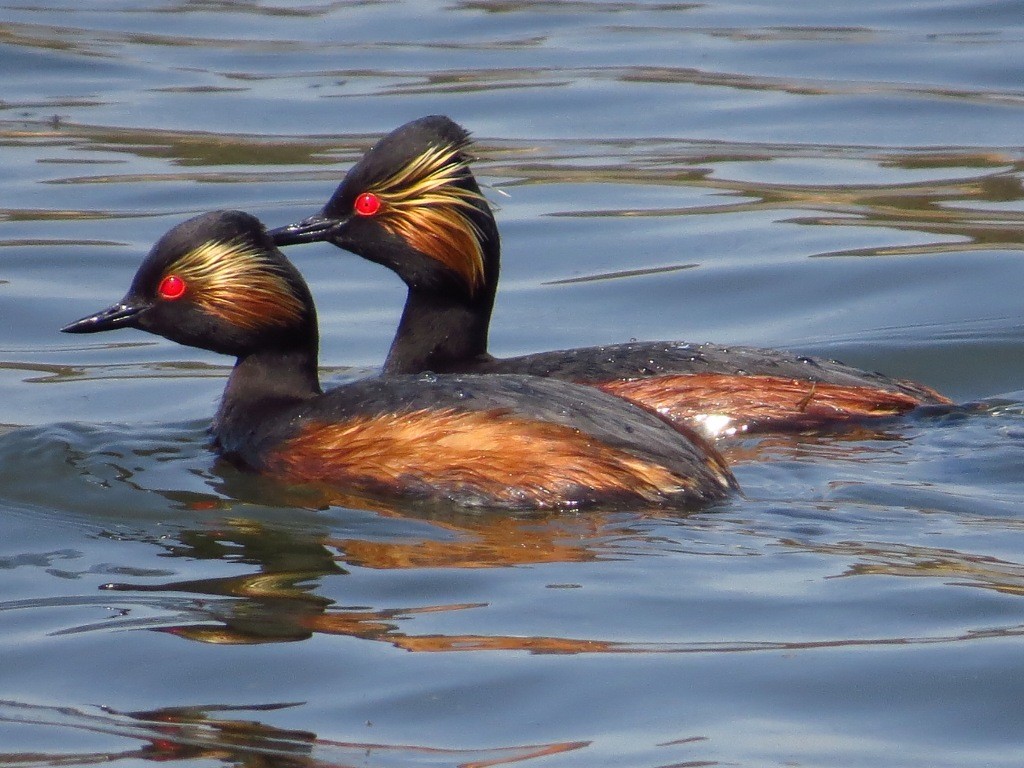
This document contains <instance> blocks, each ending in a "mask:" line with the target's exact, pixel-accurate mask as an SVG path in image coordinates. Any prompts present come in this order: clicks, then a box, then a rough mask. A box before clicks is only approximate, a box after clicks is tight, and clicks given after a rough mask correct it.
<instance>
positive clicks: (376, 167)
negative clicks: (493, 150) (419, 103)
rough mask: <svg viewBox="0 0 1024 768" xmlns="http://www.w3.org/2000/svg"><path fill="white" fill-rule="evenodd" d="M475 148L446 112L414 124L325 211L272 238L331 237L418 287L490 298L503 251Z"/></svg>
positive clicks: (382, 146)
mask: <svg viewBox="0 0 1024 768" xmlns="http://www.w3.org/2000/svg"><path fill="white" fill-rule="evenodd" d="M469 146H470V138H469V134H468V133H467V132H466V130H465V129H464V128H462V127H461V126H460V125H458V124H457V123H455V122H453V121H452V120H450V119H449V118H447V117H444V116H442V115H431V116H429V117H422V118H420V119H418V120H413V121H412V122H410V123H406V124H405V125H403V126H401V127H399V128H397V129H395V130H394V131H392V132H391V133H389V134H388V135H387V136H385V137H384V138H382V139H381V140H380V141H379V142H377V144H376V145H374V146H373V147H372V148H371V149H370V150H369V151H368V152H367V153H366V154H365V155H363V157H362V159H361V160H360V161H359V162H358V163H356V164H355V165H354V166H353V167H352V168H351V170H349V172H348V174H346V176H345V178H344V179H343V180H342V182H341V184H340V185H339V186H338V188H337V190H335V192H334V195H333V196H332V197H331V199H330V200H329V201H328V202H327V205H325V206H324V208H323V210H322V211H321V212H320V213H319V214H317V215H316V216H312V217H310V218H308V219H306V220H304V221H301V222H299V223H298V224H292V225H289V226H286V227H281V228H279V229H275V230H271V232H270V235H271V237H272V238H273V239H274V241H275V243H276V244H277V245H291V244H294V243H303V242H317V241H321V240H326V241H328V242H331V243H333V244H334V245H337V246H338V247H340V248H344V249H346V250H348V251H351V252H352V253H355V254H357V255H359V256H362V257H363V258H366V259H369V260H370V261H374V262H377V263H378V264H383V265H384V266H386V267H388V268H389V269H392V270H394V271H395V272H396V273H397V274H398V275H399V277H401V278H402V279H403V280H404V281H405V282H406V283H407V284H408V285H409V287H410V288H411V289H414V290H418V291H440V292H444V293H456V294H462V295H464V296H465V297H467V298H470V299H483V300H484V301H489V300H488V299H487V298H485V297H487V296H488V295H490V297H491V298H493V292H494V289H495V287H496V283H497V280H498V261H499V258H500V255H499V252H500V246H499V242H498V231H497V226H496V224H495V222H494V215H493V214H492V213H491V209H490V207H489V206H488V205H487V201H486V199H485V198H484V196H483V194H482V193H481V192H480V187H479V186H478V185H477V183H476V179H474V178H473V174H472V172H471V171H470V169H469V161H470V158H469V156H468V154H467V151H468V149H469Z"/></svg>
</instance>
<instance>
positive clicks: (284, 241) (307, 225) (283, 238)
mask: <svg viewBox="0 0 1024 768" xmlns="http://www.w3.org/2000/svg"><path fill="white" fill-rule="evenodd" d="M341 223H342V222H341V221H339V220H338V219H331V218H327V217H326V216H323V215H321V214H317V215H316V216H310V217H309V218H308V219H303V220H302V221H300V222H299V223H298V224H289V225H288V226H286V227H278V228H277V229H272V230H270V231H269V232H268V233H267V234H268V235H270V237H271V238H273V240H274V245H277V246H282V245H296V244H298V243H320V242H323V241H325V240H330V238H331V234H332V232H333V231H334V230H335V228H337V227H338V226H339V225H340V224H341Z"/></svg>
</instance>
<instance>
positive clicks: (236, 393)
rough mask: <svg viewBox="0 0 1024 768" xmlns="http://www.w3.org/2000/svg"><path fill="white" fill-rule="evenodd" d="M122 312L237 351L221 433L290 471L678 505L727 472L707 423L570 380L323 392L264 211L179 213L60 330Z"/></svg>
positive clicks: (278, 470) (310, 334)
mask: <svg viewBox="0 0 1024 768" xmlns="http://www.w3.org/2000/svg"><path fill="white" fill-rule="evenodd" d="M116 328H138V329H141V330H144V331H148V332H150V333H154V334H157V335H159V336H163V337H165V338H167V339H170V340H172V341H176V342H178V343H180V344H185V345H188V346H192V347H199V348H200V349H207V350H211V351H213V352H218V353H221V354H225V355H232V356H234V357H235V358H237V360H236V363H235V366H234V368H233V370H232V372H231V374H230V376H229V378H228V382H227V386H226V388H225V390H224V395H223V398H222V400H221V403H220V407H219V409H218V411H217V415H216V418H215V420H214V422H213V427H212V433H213V437H214V440H215V445H216V447H217V448H218V450H219V451H221V452H222V453H223V454H225V455H226V456H228V457H229V458H233V459H234V460H236V461H238V462H239V463H241V464H243V465H245V466H247V467H249V468H252V469H254V470H256V471H259V472H262V473H266V474H270V475H275V476H278V477H281V478H283V479H285V480H289V481H295V482H325V483H330V484H332V485H335V486H339V487H342V488H344V489H345V490H346V491H349V492H352V491H356V492H361V493H366V494H369V495H386V496H392V495H395V496H405V497H414V498H425V499H441V500H451V501H455V502H457V503H460V504H468V505H488V506H490V505H494V506H503V507H514V508H520V507H522V508H530V507H538V508H539V507H575V506H581V505H587V504H597V503H606V502H629V503H645V504H659V505H660V504H665V505H668V504H672V505H685V504H695V503H699V502H705V501H709V500H713V499H718V498H720V497H722V496H724V495H725V494H727V493H728V492H729V491H731V490H733V489H735V488H736V481H735V479H734V478H733V476H732V474H731V472H730V471H729V469H728V467H727V466H726V465H725V462H724V460H723V459H722V458H721V457H720V456H719V454H718V453H717V452H716V451H715V449H714V448H712V447H710V446H708V445H706V444H705V443H704V441H703V440H702V439H701V438H699V437H697V436H688V435H686V434H684V433H683V432H680V431H679V430H677V429H676V428H675V426H674V425H671V424H669V423H668V422H666V421H665V420H663V419H662V418H661V417H659V416H657V415H655V414H651V413H648V412H647V411H645V410H643V409H642V408H638V407H636V406H634V405H632V404H629V403H626V402H624V401H622V400H619V399H617V398H615V397H612V396H610V395H606V394H604V393H602V392H599V391H597V390H595V389H591V388H588V387H581V386H577V385H573V384H570V383H567V382H562V381H556V380H552V379H542V378H536V377H530V376H478V375H447V376H433V375H420V376H412V375H410V376H393V377H390V376H386V377H382V378H374V379H369V380H364V381H358V382H355V383H353V384H348V385H345V386H341V387H338V388H336V389H333V390H331V391H329V392H327V393H324V392H323V391H322V390H321V389H320V384H319V381H318V375H317V347H318V338H319V337H318V330H317V321H316V309H315V307H314V305H313V300H312V297H311V295H310V292H309V288H308V287H307V285H306V283H305V281H304V280H303V279H302V277H301V275H300V274H299V272H298V270H296V269H295V267H294V266H293V265H292V264H291V263H290V262H289V261H288V260H287V259H286V258H285V257H284V255H283V254H281V252H280V251H278V250H277V249H276V248H275V247H274V244H273V241H272V240H271V239H270V237H269V236H268V235H267V232H266V230H265V229H264V228H263V225H262V224H261V223H260V222H259V220H258V219H256V218H254V217H252V216H250V215H248V214H246V213H242V212H239V211H217V212H213V213H207V214H204V215H201V216H198V217H196V218H193V219H190V220H188V221H186V222H184V223H182V224H179V225H178V226H176V227H174V228H173V229H172V230H170V231H169V232H168V233H167V234H166V235H164V236H163V237H162V238H161V239H160V240H159V241H158V242H157V243H156V245H155V246H154V247H153V249H152V250H151V251H150V253H149V255H148V256H147V257H146V259H145V260H144V261H143V263H142V266H141V267H139V270H138V272H137V273H136V275H135V278H134V280H133V281H132V284H131V287H130V288H129V290H128V293H127V294H126V295H125V297H124V298H123V299H121V301H120V302H118V303H116V304H114V305H112V306H111V307H109V308H107V309H105V310H103V311H101V312H97V313H96V314H93V315H90V316H88V317H84V318H82V319H81V320H78V321H76V322H74V323H71V324H70V325H68V326H66V327H65V328H63V329H62V330H63V331H65V332H67V333H95V332H97V331H109V330H113V329H116Z"/></svg>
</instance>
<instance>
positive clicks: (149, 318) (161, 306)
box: [61, 211, 317, 357]
mask: <svg viewBox="0 0 1024 768" xmlns="http://www.w3.org/2000/svg"><path fill="white" fill-rule="evenodd" d="M115 328H138V329H141V330H144V331H149V332H150V333H155V334H157V335H159V336H163V337H165V338H168V339H170V340H171V341H176V342H178V343H180V344H186V345H188V346H191V347H199V348H201V349H209V350H212V351H214V352H220V353H223V354H227V355H234V356H236V357H240V356H243V355H247V354H251V353H252V352H258V351H263V350H267V349H290V348H295V347H299V346H305V345H308V344H310V343H312V344H313V345H314V348H315V344H316V334H317V331H316V310H315V309H314V307H313V300H312V298H311V296H310V293H309V289H308V287H307V286H306V283H305V281H303V279H302V277H301V275H299V272H298V270H297V269H295V267H294V266H293V265H292V264H291V262H289V261H288V260H287V259H286V258H285V257H284V255H283V254H282V253H281V252H280V251H278V250H277V249H276V248H275V247H274V243H273V241H272V240H271V239H270V237H269V236H268V235H267V232H266V230H265V229H264V228H263V225H262V224H261V223H260V222H259V220H258V219H256V218H255V217H253V216H250V215H249V214H247V213H242V212H241V211H215V212H213V213H205V214H203V215H201V216H196V217H195V218H193V219H189V220H188V221H185V222H183V223H181V224H179V225H178V226H176V227H174V229H172V230H171V231H169V232H168V233H167V234H166V235H164V236H163V237H161V238H160V240H158V241H157V243H156V245H154V246H153V249H152V250H151V251H150V252H149V255H148V256H146V259H145V261H143V262H142V266H140V267H139V270H138V272H136V273H135V279H134V280H132V284H131V287H130V288H129V289H128V293H127V294H125V297H124V298H123V299H121V301H120V302H118V303H117V304H114V305H113V306H111V307H108V308H107V309H104V310H103V311H101V312H97V313H96V314H94V315H90V316H88V317H84V318H82V319H81V320H78V321H76V322H74V323H71V324H70V325H67V326H65V327H64V328H62V329H61V330H62V331H64V332H65V333H96V332H98V331H110V330H114V329H115Z"/></svg>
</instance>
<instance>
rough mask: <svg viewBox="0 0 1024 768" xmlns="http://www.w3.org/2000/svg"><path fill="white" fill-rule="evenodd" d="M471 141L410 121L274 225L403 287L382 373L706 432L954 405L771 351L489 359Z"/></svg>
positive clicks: (494, 239) (642, 350)
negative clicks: (635, 410) (472, 381)
mask: <svg viewBox="0 0 1024 768" xmlns="http://www.w3.org/2000/svg"><path fill="white" fill-rule="evenodd" d="M469 146H470V139H469V134H468V133H467V132H466V130H465V129H463V128H462V127H461V126H459V125H458V124H456V123H455V122H453V121H452V120H450V119H449V118H447V117H444V116H440V115H433V116H429V117H424V118H420V119H418V120H414V121H412V122H410V123H407V124H405V125H403V126H401V127H399V128H397V129H396V130H394V131H393V132H391V133H390V134H388V135H387V136H385V137H384V138H382V139H381V140H380V141H379V142H377V144H376V145H375V146H374V147H372V148H371V149H370V150H369V151H368V152H367V153H366V154H365V155H364V156H363V158H362V159H361V160H360V161H359V162H358V163H356V164H355V165H354V166H353V167H352V168H351V170H349V172H348V173H347V174H346V176H345V178H344V179H343V180H342V182H341V184H340V185H339V186H338V188H337V190H336V191H335V192H334V195H333V196H332V197H331V199H330V200H329V201H328V202H327V205H325V206H324V208H323V210H322V211H321V212H320V213H318V214H316V215H314V216H312V217H310V218H308V219H305V220H304V221H301V222H299V223H297V224H292V225H289V226H285V227H280V228H278V229H274V230H271V232H270V234H271V237H273V238H274V241H275V242H276V244H277V245H279V246H285V245H291V244H294V243H305V242H315V241H322V240H323V241H328V242H331V243H333V244H334V245H336V246H338V247H339V248H343V249H345V250H348V251H351V252H352V253H355V254H357V255H359V256H362V257H364V258H366V259H369V260H370V261H374V262H377V263H378V264H382V265H384V266H385V267H388V268H389V269H391V270H393V271H394V272H395V273H397V274H398V276H399V277H400V278H401V279H402V280H403V281H404V282H405V283H406V285H407V286H408V298H407V300H406V304H405V309H404V311H403V313H402V318H401V321H400V323H399V326H398V332H397V334H396V336H395V339H394V342H393V343H392V345H391V350H390V352H389V353H388V357H387V360H386V362H385V364H384V370H385V371H386V372H388V373H419V372H423V371H434V372H438V373H453V372H472V373H522V374H530V375H534V376H546V377H552V378H557V379H563V380H567V381H572V382H576V383H580V384H586V385H590V386H593V387H597V388H599V389H602V390H604V391H605V392H609V393H611V394H614V395H617V396H619V397H622V398H625V399H627V400H631V401H634V402H636V403H638V404H640V405H643V406H644V407H647V408H649V409H651V410H656V411H657V412H658V413H661V414H662V415H664V416H666V417H667V418H669V419H671V420H673V421H674V422H676V423H683V424H688V425H690V426H692V427H695V428H698V429H700V430H702V431H704V432H705V433H706V434H709V435H711V436H716V435H719V434H736V433H744V432H758V431H772V430H785V431H791V430H804V429H812V428H818V427H825V426H828V425H830V424H841V423H846V422H852V421H859V420H864V419H871V418H877V417H891V416H894V415H898V414H901V413H905V412H906V411H909V410H911V409H913V408H916V407H917V406H920V405H925V404H949V403H950V401H949V400H948V399H947V398H945V397H943V396H942V395H940V394H939V393H937V392H936V391H934V390H933V389H931V388H929V387H926V386H924V385H921V384H916V383H914V382H911V381H905V380H902V379H895V378H889V377H887V376H884V375H882V374H879V373H870V372H867V371H862V370H858V369H856V368H852V367H850V366H847V365H843V364H841V363H837V362H835V361H831V360H824V359H820V358H814V357H806V356H802V355H795V354H792V353H789V352H783V351H778V350H774V349H760V348H754V347H736V346H721V345H715V344H693V343H684V342H673V341H669V342H664V341H659V342H639V343H628V344H614V345H609V346H599V347H584V348H579V349H567V350H558V351H552V352H541V353H538V354H530V355H523V356H521V357H512V358H504V359H501V358H495V357H493V356H491V355H490V354H488V351H487V332H488V326H489V324H490V319H491V311H492V308H493V306H494V296H495V292H496V290H497V286H498V271H499V261H500V250H501V249H500V242H499V237H498V229H497V224H496V223H495V220H494V215H493V214H492V213H491V209H490V207H489V206H488V204H487V201H486V200H485V199H484V196H483V195H482V194H481V192H480V188H479V186H478V185H477V183H476V180H475V179H474V177H473V174H472V172H471V171H470V168H469V156H468V154H467V151H468V149H469Z"/></svg>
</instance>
